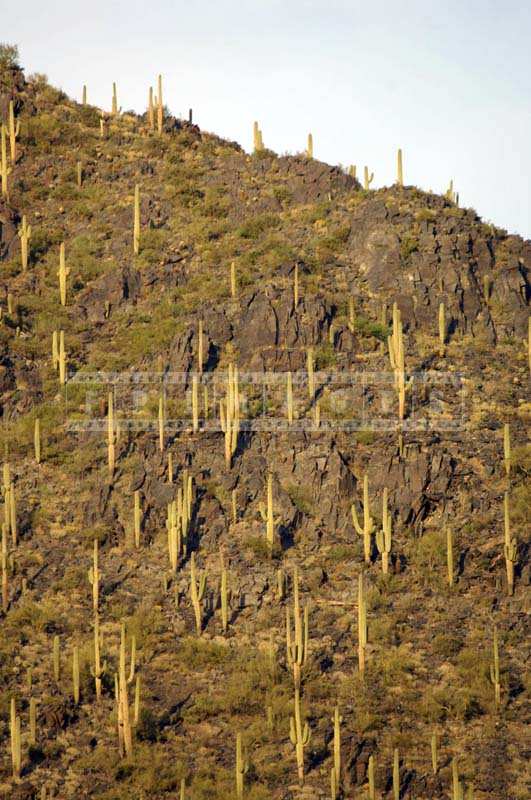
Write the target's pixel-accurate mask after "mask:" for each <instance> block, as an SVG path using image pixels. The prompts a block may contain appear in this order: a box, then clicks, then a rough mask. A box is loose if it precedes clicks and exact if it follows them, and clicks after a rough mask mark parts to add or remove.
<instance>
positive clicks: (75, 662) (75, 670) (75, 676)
mask: <svg viewBox="0 0 531 800" xmlns="http://www.w3.org/2000/svg"><path fill="white" fill-rule="evenodd" d="M72 684H73V696H74V703H75V705H76V706H77V705H79V647H77V645H74V650H73V653H72Z"/></svg>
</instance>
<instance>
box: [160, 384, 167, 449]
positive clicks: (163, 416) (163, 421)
mask: <svg viewBox="0 0 531 800" xmlns="http://www.w3.org/2000/svg"><path fill="white" fill-rule="evenodd" d="M165 416H166V415H165V413H164V393H163V392H161V393H160V395H159V450H160V452H161V453H163V452H164V427H165Z"/></svg>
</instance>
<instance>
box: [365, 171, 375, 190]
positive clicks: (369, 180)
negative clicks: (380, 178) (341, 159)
mask: <svg viewBox="0 0 531 800" xmlns="http://www.w3.org/2000/svg"><path fill="white" fill-rule="evenodd" d="M373 180H374V172H371V173H370V175H369V168H368V167H363V186H364V189H365V191H366V192H368V191H369V189H370V188H371V183H372V182H373Z"/></svg>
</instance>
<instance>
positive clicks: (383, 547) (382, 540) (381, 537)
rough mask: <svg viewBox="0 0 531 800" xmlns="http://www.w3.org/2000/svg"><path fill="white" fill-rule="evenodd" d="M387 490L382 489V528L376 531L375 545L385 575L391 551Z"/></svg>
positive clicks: (390, 523) (387, 570) (390, 525)
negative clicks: (380, 557)
mask: <svg viewBox="0 0 531 800" xmlns="http://www.w3.org/2000/svg"><path fill="white" fill-rule="evenodd" d="M387 506H388V491H387V486H386V487H385V488H384V490H383V499H382V528H381V530H379V531H377V533H376V547H377V548H378V552H379V553H380V554H381V556H382V572H383V574H384V575H387V573H388V572H389V555H390V553H391V527H392V522H391V514H390V513H389V510H388V507H387Z"/></svg>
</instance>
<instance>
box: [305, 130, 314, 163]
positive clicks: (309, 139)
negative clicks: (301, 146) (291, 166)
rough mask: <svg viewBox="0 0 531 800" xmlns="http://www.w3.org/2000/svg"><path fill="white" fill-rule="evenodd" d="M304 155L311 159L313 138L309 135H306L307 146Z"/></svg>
mask: <svg viewBox="0 0 531 800" xmlns="http://www.w3.org/2000/svg"><path fill="white" fill-rule="evenodd" d="M306 155H307V156H308V158H313V136H312V134H311V133H309V134H308V145H307V147H306Z"/></svg>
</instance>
